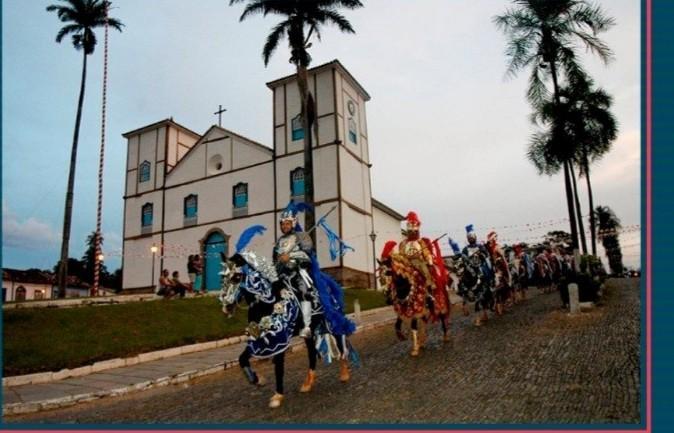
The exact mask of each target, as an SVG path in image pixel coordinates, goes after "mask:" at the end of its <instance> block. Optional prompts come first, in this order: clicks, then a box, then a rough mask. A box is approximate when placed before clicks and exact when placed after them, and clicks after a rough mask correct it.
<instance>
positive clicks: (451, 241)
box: [449, 238, 461, 254]
mask: <svg viewBox="0 0 674 433" xmlns="http://www.w3.org/2000/svg"><path fill="white" fill-rule="evenodd" d="M449 246H450V247H452V251H453V252H454V254H459V253H461V248H460V247H459V244H457V243H456V241H454V239H452V238H449Z"/></svg>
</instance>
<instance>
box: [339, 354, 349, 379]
mask: <svg viewBox="0 0 674 433" xmlns="http://www.w3.org/2000/svg"><path fill="white" fill-rule="evenodd" d="M349 379H351V372H350V371H349V364H348V362H347V361H346V360H345V359H342V360H341V361H340V364H339V381H340V382H344V383H346V382H348V381H349Z"/></svg>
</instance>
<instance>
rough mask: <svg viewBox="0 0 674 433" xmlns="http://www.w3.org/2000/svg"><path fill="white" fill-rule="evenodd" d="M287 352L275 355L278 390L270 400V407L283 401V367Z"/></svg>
mask: <svg viewBox="0 0 674 433" xmlns="http://www.w3.org/2000/svg"><path fill="white" fill-rule="evenodd" d="M285 356H286V353H285V352H281V353H279V354H276V355H274V358H273V360H272V362H273V363H274V375H275V376H276V392H275V393H274V395H272V397H271V399H270V400H269V407H270V408H272V409H275V408H277V407H279V406H281V403H283V368H284V361H285Z"/></svg>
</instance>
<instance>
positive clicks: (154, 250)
mask: <svg viewBox="0 0 674 433" xmlns="http://www.w3.org/2000/svg"><path fill="white" fill-rule="evenodd" d="M158 250H159V249H158V248H157V246H156V245H155V244H152V246H151V247H150V251H151V252H152V282H151V283H150V286H151V287H152V289H153V291H154V288H155V285H154V256H155V254H157V251H158Z"/></svg>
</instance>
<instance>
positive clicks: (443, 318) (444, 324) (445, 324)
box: [440, 312, 449, 342]
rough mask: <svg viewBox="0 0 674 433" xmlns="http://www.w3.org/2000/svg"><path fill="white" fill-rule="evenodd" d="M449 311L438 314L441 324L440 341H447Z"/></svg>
mask: <svg viewBox="0 0 674 433" xmlns="http://www.w3.org/2000/svg"><path fill="white" fill-rule="evenodd" d="M448 322H449V312H448V313H447V314H441V315H440V324H441V325H442V341H444V342H447V341H449V323H448Z"/></svg>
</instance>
